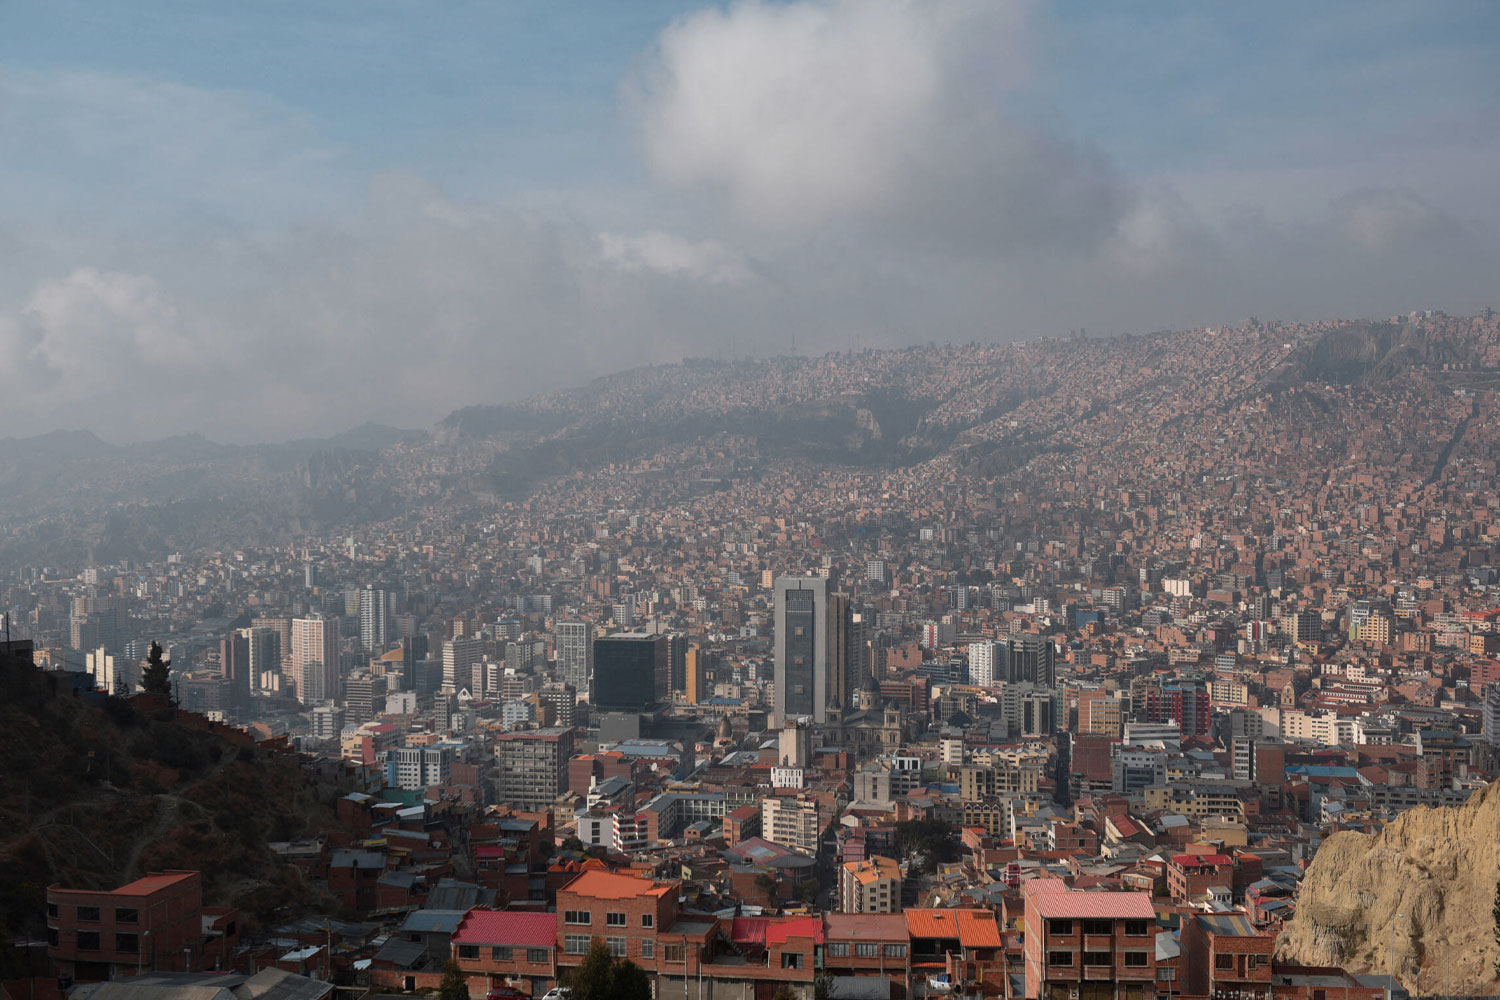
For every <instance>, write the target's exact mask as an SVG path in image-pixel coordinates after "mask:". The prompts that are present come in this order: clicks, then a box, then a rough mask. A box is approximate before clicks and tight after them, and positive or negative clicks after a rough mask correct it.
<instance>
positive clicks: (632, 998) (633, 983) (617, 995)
mask: <svg viewBox="0 0 1500 1000" xmlns="http://www.w3.org/2000/svg"><path fill="white" fill-rule="evenodd" d="M563 985H564V986H566V987H567V988H568V1000H651V978H650V977H649V976H647V975H646V971H645V970H644V969H642V968H641V967H640V966H638V965H636V964H635V963H634V962H632V961H630V960H629V959H623V958H621V959H616V958H612V957H610V954H609V949H608V948H607V947H605V944H604V942H603V941H601V940H600V939H599V938H594V940H593V941H592V942H591V943H590V944H589V951H588V954H587V955H585V956H584V957H583V961H582V962H580V963H578V967H577V968H575V969H574V970H573V971H572V972H569V973H568V974H567V975H565V976H564V977H563Z"/></svg>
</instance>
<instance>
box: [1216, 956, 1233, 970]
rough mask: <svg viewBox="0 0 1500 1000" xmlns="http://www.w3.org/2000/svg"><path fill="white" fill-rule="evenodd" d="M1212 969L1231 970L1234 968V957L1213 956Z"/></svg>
mask: <svg viewBox="0 0 1500 1000" xmlns="http://www.w3.org/2000/svg"><path fill="white" fill-rule="evenodd" d="M1214 968H1215V969H1232V968H1234V956H1233V955H1215V956H1214Z"/></svg>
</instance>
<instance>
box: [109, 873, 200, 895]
mask: <svg viewBox="0 0 1500 1000" xmlns="http://www.w3.org/2000/svg"><path fill="white" fill-rule="evenodd" d="M200 876H201V873H200V872H152V873H151V874H150V875H147V876H145V877H143V878H138V879H136V880H135V881H134V882H127V883H126V884H125V885H122V886H120V888H118V889H116V890H115V894H116V895H119V896H149V895H151V894H152V893H153V892H157V891H159V890H161V889H165V888H166V887H167V886H169V885H176V884H177V883H179V882H186V881H187V880H188V879H194V878H199V877H200Z"/></svg>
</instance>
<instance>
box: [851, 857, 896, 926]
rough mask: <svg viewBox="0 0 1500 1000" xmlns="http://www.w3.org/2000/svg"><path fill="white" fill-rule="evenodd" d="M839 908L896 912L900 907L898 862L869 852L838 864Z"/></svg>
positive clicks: (872, 911)
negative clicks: (861, 856)
mask: <svg viewBox="0 0 1500 1000" xmlns="http://www.w3.org/2000/svg"><path fill="white" fill-rule="evenodd" d="M839 909H840V910H842V911H843V912H845V913H896V912H899V911H900V909H901V866H900V865H898V864H896V862H895V860H894V859H892V858H883V857H881V856H880V855H878V854H877V855H872V856H870V857H868V858H865V859H863V860H860V861H846V862H845V863H844V864H843V865H842V866H840V868H839Z"/></svg>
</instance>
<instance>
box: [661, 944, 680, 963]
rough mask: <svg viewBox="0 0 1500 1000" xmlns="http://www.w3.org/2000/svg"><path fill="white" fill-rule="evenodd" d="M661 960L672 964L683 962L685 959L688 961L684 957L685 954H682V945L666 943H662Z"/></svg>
mask: <svg viewBox="0 0 1500 1000" xmlns="http://www.w3.org/2000/svg"><path fill="white" fill-rule="evenodd" d="M661 960H662V961H663V962H666V963H668V964H671V963H673V962H683V961H686V959H684V958H683V956H682V945H680V944H664V945H662V946H661Z"/></svg>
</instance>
